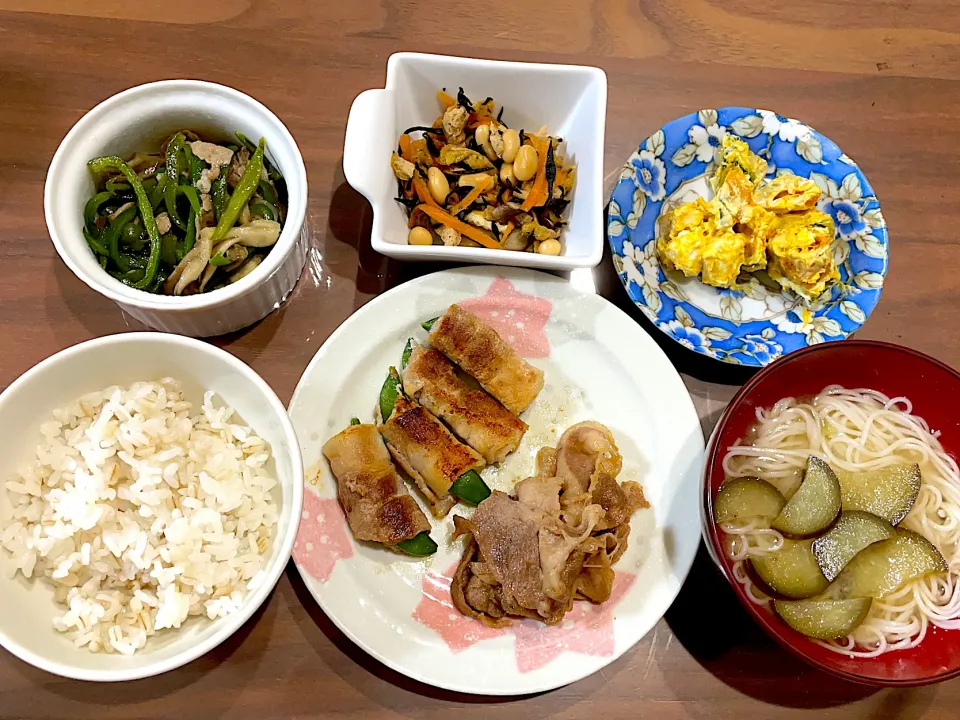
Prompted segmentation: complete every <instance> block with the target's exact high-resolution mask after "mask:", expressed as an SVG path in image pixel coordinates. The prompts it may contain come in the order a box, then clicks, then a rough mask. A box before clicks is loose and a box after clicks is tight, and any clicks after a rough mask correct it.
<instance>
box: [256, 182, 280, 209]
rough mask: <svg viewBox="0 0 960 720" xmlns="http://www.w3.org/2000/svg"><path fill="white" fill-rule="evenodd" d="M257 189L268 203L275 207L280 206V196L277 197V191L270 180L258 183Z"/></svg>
mask: <svg viewBox="0 0 960 720" xmlns="http://www.w3.org/2000/svg"><path fill="white" fill-rule="evenodd" d="M257 188H259V190H260V196H261V197H262V198H263V199H264V200H266V201H267V202H268V203H270V204H271V205H273V206H274V207H277V206H278V205H280V196H279V195H277V191H276V189H275V188H274V187H273V185H271V184H270V181H269V180H264V179H263V178H261V179H260V182H259V183H257Z"/></svg>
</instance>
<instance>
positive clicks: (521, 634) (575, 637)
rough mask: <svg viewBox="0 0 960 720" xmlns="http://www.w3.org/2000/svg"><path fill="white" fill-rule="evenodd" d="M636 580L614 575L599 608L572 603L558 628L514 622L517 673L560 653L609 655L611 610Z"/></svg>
mask: <svg viewBox="0 0 960 720" xmlns="http://www.w3.org/2000/svg"><path fill="white" fill-rule="evenodd" d="M636 578H637V576H636V575H634V574H633V573H627V572H618V573H617V577H616V579H615V580H614V582H613V593H612V594H611V595H610V599H609V600H607V602H605V603H603V604H602V605H594V604H593V603H589V602H577V603H574V605H573V609H572V610H571V611H570V612H568V613H567V614H566V616H565V617H564V619H563V621H562V622H561V623H560V624H559V625H553V626H548V625H541V624H540V623H538V622H535V621H533V620H523V621H520V622H517V623H515V624H514V634H515V635H516V638H517V641H516V643H517V644H516V654H517V668H518V669H519V670H520V672H522V673H527V672H531V671H533V670H538V669H540V668H542V667H543V666H544V665H546V664H547V663H549V662H550V661H551V660H553V659H554V658H556V657H557V656H559V655H560V654H561V653H563V652H578V653H583V654H584V655H596V656H598V657H604V656H610V655H613V649H614V642H613V641H614V638H613V611H614V609H615V608H616V606H617V604H618V603H619V602H620V600H621V599H622V598H623V596H624V595H625V594H626V592H627V590H629V589H630V586H631V585H632V584H633V581H634V580H636Z"/></svg>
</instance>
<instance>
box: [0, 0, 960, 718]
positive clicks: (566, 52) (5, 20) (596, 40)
mask: <svg viewBox="0 0 960 720" xmlns="http://www.w3.org/2000/svg"><path fill="white" fill-rule="evenodd" d="M398 50H421V51H428V52H438V53H448V54H461V55H474V56H479V57H490V58H500V59H513V60H534V61H546V62H574V63H585V64H592V65H598V66H600V67H602V68H603V69H604V70H606V72H607V76H608V79H609V104H608V110H607V118H608V120H607V151H606V182H605V187H606V189H607V190H609V189H610V188H612V186H613V183H614V181H615V179H616V177H617V175H618V173H619V169H620V166H621V164H622V163H623V161H624V159H625V158H626V157H627V156H628V155H629V153H630V152H631V151H632V150H634V149H635V147H636V144H637V143H638V142H639V140H640V139H641V138H643V137H645V136H646V135H647V134H649V133H650V132H652V131H653V130H655V129H656V128H658V127H659V126H660V125H661V124H663V123H664V122H666V121H668V120H670V119H672V118H674V117H677V116H679V115H683V114H686V113H688V112H690V111H692V110H696V109H699V108H702V107H718V106H723V105H746V106H750V107H757V106H759V107H771V108H775V109H777V111H778V112H780V113H782V114H785V115H789V116H793V117H798V118H802V119H803V120H804V121H805V122H808V123H810V124H811V125H813V126H814V127H816V128H819V129H820V130H822V131H824V132H825V133H827V134H828V135H829V136H830V137H831V138H832V139H834V140H835V141H836V142H837V143H838V144H839V145H840V146H841V147H843V148H844V150H846V151H847V152H848V153H849V154H850V155H851V156H853V157H855V158H856V159H857V160H858V161H859V163H860V164H861V166H862V167H863V169H864V170H865V172H866V173H867V174H868V175H869V177H870V180H871V182H872V183H873V185H874V188H875V189H876V191H877V194H878V195H879V197H880V198H881V199H882V201H883V203H884V211H885V215H886V218H887V220H888V223H889V227H890V236H891V239H892V245H893V251H892V267H891V272H890V275H889V277H888V280H887V283H886V288H885V292H884V295H883V300H882V301H881V303H880V305H879V306H878V307H877V309H876V311H875V312H874V314H873V315H872V316H871V318H870V320H869V322H868V323H867V325H866V327H865V328H864V330H863V331H862V333H860V335H861V336H862V337H868V338H878V339H884V340H891V341H895V342H899V343H903V344H905V345H908V346H911V347H914V348H917V349H919V350H922V351H924V352H928V353H931V354H933V355H935V356H937V357H939V358H941V359H943V360H945V361H947V362H949V363H952V364H953V365H960V334H958V333H957V331H956V328H957V327H958V326H960V306H958V304H957V299H958V292H957V279H956V278H957V275H956V272H955V268H957V267H958V266H960V248H958V246H957V241H956V239H955V234H956V219H957V210H956V208H957V207H960V152H958V148H960V4H957V3H953V2H948V0H915V1H914V2H894V1H893V0H877V1H876V2H852V1H846V2H838V1H837V0H833V1H829V0H809V1H808V2H804V3H770V2H765V3H756V2H745V1H743V0H671V1H670V2H659V3H658V2H653V1H651V2H627V1H626V0H593V1H590V2H588V1H587V0H562V1H560V0H558V1H551V2H545V1H541V2H532V1H530V0H513V1H512V2H500V3H496V2H491V3H447V2H415V1H414V0H392V1H391V0H349V1H348V2H334V1H333V0H319V1H318V0H314V1H313V2H310V1H309V0H302V1H301V2H281V1H280V0H274V1H273V2H268V1H265V0H222V1H221V2H211V3H202V2H195V1H192V0H166V2H163V3H160V2H154V1H153V0H140V1H139V2H127V1H126V0H100V1H99V2H77V1H75V2H70V1H69V0H0V107H2V112H0V298H2V305H0V308H2V313H0V337H2V338H3V339H4V342H2V343H0V385H3V386H5V385H6V384H8V383H10V382H11V381H12V380H13V379H14V378H16V377H17V376H18V375H19V374H20V373H22V372H23V371H25V370H27V369H28V368H29V367H31V366H32V365H34V364H35V363H37V362H39V361H40V360H42V359H44V358H45V357H47V356H48V355H50V354H51V353H53V352H55V351H57V350H60V349H62V348H65V347H67V346H69V345H72V344H74V343H77V342H80V341H82V340H87V339H89V338H92V337H96V336H100V335H105V334H108V333H116V332H124V331H127V330H134V329H138V326H137V324H136V323H135V322H134V321H132V320H131V319H130V318H127V317H125V316H123V315H122V314H121V313H120V312H119V310H118V309H117V308H116V307H115V306H114V305H113V303H111V302H110V301H109V300H106V299H104V298H102V297H100V296H98V295H96V294H94V293H93V292H92V291H90V290H89V289H88V288H87V287H86V286H85V285H83V284H81V283H80V282H79V281H78V280H77V279H76V278H75V277H74V276H73V275H72V274H71V273H70V271H69V270H68V269H67V268H66V267H65V266H64V265H63V263H62V262H61V261H60V260H59V258H58V257H57V256H56V253H55V252H54V249H53V246H52V245H51V243H50V242H49V241H48V238H47V232H46V228H45V226H44V221H43V206H42V189H43V179H44V172H45V170H46V166H47V163H48V162H49V160H50V157H51V156H52V154H53V152H54V150H55V148H56V146H57V144H58V142H59V141H60V139H61V137H62V136H63V135H64V133H66V131H67V130H68V129H69V128H70V126H71V125H72V124H73V123H74V122H75V121H76V120H77V119H78V118H79V117H80V116H81V115H82V114H83V113H84V112H85V111H86V110H88V109H89V108H90V107H92V106H93V105H94V104H96V103H97V102H99V101H100V100H102V99H104V98H106V97H108V96H110V95H112V94H114V93H116V92H118V91H120V90H122V89H124V88H127V87H130V86H132V85H137V84H139V83H143V82H147V81H151V80H158V79H163V78H181V77H199V78H203V79H207V80H211V81H215V82H222V83H226V84H228V85H234V86H236V87H238V88H240V89H242V90H244V91H245V92H247V93H249V94H251V95H253V96H254V97H256V98H258V99H260V100H262V101H263V102H264V103H266V104H267V105H268V106H269V107H270V108H272V109H273V110H274V111H275V112H276V113H277V114H278V115H279V116H280V117H281V119H282V120H283V121H284V122H285V123H286V124H287V126H288V127H289V128H290V130H291V131H292V133H293V135H294V136H295V137H296V138H297V141H298V142H299V144H300V147H301V150H302V152H303V155H304V159H305V161H306V164H307V170H308V174H309V177H310V208H309V213H308V222H309V228H310V234H311V243H312V247H311V252H310V257H309V261H308V267H307V269H306V270H305V271H304V274H303V277H302V278H301V279H300V283H299V285H298V286H297V289H296V291H295V293H294V294H293V296H292V297H291V298H290V300H289V301H288V302H287V303H286V305H285V306H284V307H282V308H281V309H280V310H279V311H277V312H275V313H274V314H273V315H271V316H270V317H268V318H267V319H266V320H264V321H263V322H261V323H260V324H258V325H257V326H256V327H253V328H251V329H249V330H247V331H245V332H241V333H237V334H234V335H231V336H228V337H225V338H221V339H219V340H217V341H216V342H217V343H218V344H221V345H223V346H225V347H228V348H229V349H230V351H231V352H233V353H235V354H236V355H238V356H239V357H240V358H242V359H243V360H244V361H246V362H247V363H249V364H250V365H251V366H253V368H254V369H256V370H257V371H258V372H260V373H261V374H262V375H263V376H264V377H265V378H266V379H267V380H268V381H269V382H270V383H271V384H272V385H273V387H274V388H275V389H276V391H277V392H278V393H279V395H280V397H281V399H284V400H287V399H289V397H290V394H291V393H292V391H293V388H294V386H295V385H296V382H297V379H298V378H299V376H300V373H301V372H302V371H303V369H304V367H305V366H306V364H307V361H308V360H309V359H310V357H311V356H312V355H313V353H314V352H315V351H316V349H317V348H318V347H319V346H320V344H321V343H322V342H323V341H324V339H325V338H326V337H327V336H328V335H329V334H330V332H331V331H332V330H333V329H334V328H335V327H336V326H337V325H338V324H339V323H341V322H342V321H343V320H344V319H346V318H347V317H348V316H349V315H350V314H351V313H352V312H353V311H354V310H355V309H356V308H358V307H359V306H360V305H362V304H363V303H365V302H366V301H367V300H369V299H370V298H371V297H373V296H374V295H376V294H377V293H380V292H382V291H383V290H385V289H387V288H390V287H392V286H394V285H396V284H398V283H400V282H402V281H404V280H405V279H409V278H410V277H413V276H415V275H418V274H421V273H424V272H427V271H430V270H433V269H436V268H432V267H427V266H424V265H415V266H412V265H411V266H403V265H399V264H397V263H394V262H388V261H386V260H385V259H384V258H382V257H379V256H377V255H375V254H373V253H372V251H371V250H370V247H369V233H370V229H369V223H370V209H369V206H368V205H367V204H366V203H365V201H364V200H363V199H362V198H361V197H360V196H359V195H357V193H355V192H354V191H353V190H352V189H351V188H350V187H349V186H347V185H346V184H345V182H344V178H343V172H342V170H341V166H340V159H341V152H342V148H343V133H344V124H345V122H346V118H347V112H348V110H349V108H350V103H351V101H352V100H353V98H354V96H355V95H356V94H357V93H358V92H359V91H361V90H363V89H365V88H369V87H381V86H382V83H383V79H384V70H385V64H386V60H387V57H388V55H390V53H392V52H395V51H398ZM596 280H597V285H598V289H599V291H600V292H602V293H603V294H604V295H605V296H606V297H608V298H610V299H611V300H613V301H614V302H616V303H618V304H620V305H621V306H623V307H625V308H627V309H629V310H632V308H630V307H629V303H628V302H627V300H626V296H625V293H624V292H623V290H622V288H621V287H620V285H619V282H618V281H617V279H616V277H615V275H614V274H613V272H612V269H611V265H610V263H609V260H608V259H605V260H604V262H603V264H602V265H601V266H600V268H598V269H597V270H596ZM633 314H634V316H636V317H638V318H639V314H638V313H635V312H634V313H633ZM942 328H945V329H942ZM654 335H655V337H656V338H657V340H658V341H662V338H661V337H660V334H659V333H655V334H654ZM663 344H664V348H665V350H666V351H667V352H668V353H669V354H670V357H671V359H672V360H673V361H674V362H675V363H676V365H677V367H678V368H679V369H680V370H681V371H682V372H683V373H684V379H685V381H686V383H687V386H688V388H689V389H690V392H691V394H692V395H693V396H694V400H695V402H696V403H697V406H698V409H699V411H700V414H701V417H702V418H703V426H704V430H705V432H709V430H710V428H711V427H712V425H713V423H714V422H715V420H716V418H717V415H718V413H719V412H720V411H721V409H722V407H723V405H724V403H725V402H726V401H727V400H729V398H730V397H731V396H732V394H733V393H734V392H735V390H736V388H737V385H738V384H739V383H741V382H742V381H743V379H744V376H743V375H742V374H740V373H736V372H732V371H730V370H728V369H725V368H724V367H722V366H720V365H719V364H718V363H713V362H701V361H700V359H699V358H698V357H697V356H694V355H693V354H692V353H689V352H687V351H685V350H683V349H682V348H679V346H674V345H673V344H669V345H668V344H667V343H666V341H663ZM958 704H960V680H954V681H952V682H947V683H943V684H941V685H939V686H936V687H928V688H921V689H913V690H879V691H878V690H872V689H870V688H866V687H861V686H857V685H852V684H848V683H846V682H843V681H840V680H835V679H833V678H831V677H830V676H827V675H825V674H823V673H821V672H819V671H816V670H813V669H811V668H809V667H807V666H805V665H804V664H802V663H801V662H799V661H798V660H795V659H793V658H792V657H791V656H789V655H787V654H785V653H784V652H782V651H780V650H779V649H777V648H776V647H775V646H774V645H773V644H772V643H771V642H770V641H769V640H767V639H766V638H765V636H763V635H762V634H761V633H760V631H759V630H758V629H756V628H755V627H754V626H753V625H752V623H751V622H750V621H749V620H748V618H747V617H746V615H745V614H744V612H743V611H742V610H741V609H740V608H739V606H738V605H737V603H736V600H735V598H734V597H733V594H732V592H731V591H729V590H728V589H727V588H726V587H725V586H724V584H723V582H722V580H721V578H720V577H719V576H718V575H717V574H715V573H714V571H713V569H712V567H711V565H710V563H709V561H708V559H707V558H706V555H705V554H704V553H701V556H700V557H699V558H698V559H697V562H696V564H695V566H694V569H693V572H692V573H691V576H690V579H689V580H688V581H687V583H686V585H685V587H684V589H683V591H682V592H681V595H680V597H679V598H678V600H677V601H676V602H675V603H674V605H673V607H672V608H671V610H670V611H669V612H668V613H667V616H666V618H665V619H664V620H663V621H661V622H660V624H659V625H657V627H656V628H655V630H654V631H653V632H651V633H650V634H649V636H647V637H646V638H645V639H644V640H643V641H642V642H640V643H639V644H638V645H637V646H636V647H635V648H634V649H633V650H631V651H630V652H628V653H627V654H626V655H625V656H624V657H623V658H621V659H620V660H619V661H617V662H615V663H613V664H612V665H611V666H610V667H608V668H607V669H605V670H604V671H603V672H600V673H597V674H595V675H594V676H592V677H590V678H588V679H586V680H583V681H581V682H579V683H576V684H574V685H571V686H569V687H566V688H563V689H560V690H557V691H555V692H551V693H547V694H544V695H540V696H536V697H530V698H522V699H517V700H512V701H506V702H503V701H499V700H495V699H484V698H473V697H464V696H456V695H453V694H450V693H445V692H442V691H437V690H435V689H432V688H429V687H425V686H421V685H418V684H416V683H414V682H412V681H409V680H407V679H405V678H404V677H402V676H399V675H397V674H396V673H393V672H391V671H389V670H387V669H386V668H384V667H383V666H381V665H379V664H378V663H377V662H375V661H373V660H371V659H370V658H368V657H366V656H365V655H364V653H363V652H361V651H359V650H358V649H357V648H355V647H353V646H352V645H351V643H350V642H349V641H348V640H346V639H345V638H344V637H343V636H342V635H341V634H340V633H339V632H338V631H337V630H336V629H335V628H334V627H333V626H332V625H331V623H330V622H329V621H328V620H327V619H326V618H325V617H324V616H323V614H322V613H321V612H320V611H319V609H318V608H317V606H316V605H315V603H314V602H313V600H312V599H311V597H310V596H309V594H308V593H307V592H306V590H305V588H304V586H303V585H302V583H301V582H300V580H299V577H298V574H297V571H296V570H295V569H294V568H293V566H292V565H291V566H290V567H289V568H288V570H287V572H286V574H285V576H284V577H283V578H282V579H281V581H280V584H279V586H278V587H277V589H276V591H275V592H274V594H273V596H272V597H271V599H270V600H269V602H268V603H267V604H266V606H265V607H264V608H263V609H262V610H261V611H260V612H259V613H257V615H256V616H255V619H254V620H253V621H251V622H250V623H248V624H247V625H246V626H245V627H244V628H243V629H242V630H241V631H240V632H239V633H238V634H237V635H236V636H235V637H233V638H232V639H231V640H229V641H228V642H227V643H225V644H224V645H223V646H221V647H220V648H218V649H217V650H215V651H214V652H211V653H210V654H208V655H207V656H205V657H203V658H201V659H200V660H197V661H196V662H193V663H191V664H190V665H188V666H186V667H184V668H182V669H180V670H178V671H175V672H171V673H168V674H166V675H163V676H161V677H158V678H155V679H152V680H144V681H140V682H133V683H126V684H123V685H116V686H109V687H105V686H97V685H93V684H85V683H80V682H72V681H68V680H62V679H60V678H57V677H54V676H52V675H48V674H46V673H44V672H41V671H39V670H35V669H33V668H31V667H30V666H28V665H25V664H24V663H22V662H20V661H19V660H16V659H15V658H13V657H12V656H10V655H8V654H6V653H3V654H2V659H0V715H2V716H3V717H17V718H21V717H22V718H26V717H30V718H61V717H62V718H66V717H70V718H74V717H77V718H79V717H97V718H120V717H136V718H161V717H178V718H182V719H183V720H187V719H188V718H194V717H196V718H203V719H204V720H210V719H211V718H220V717H229V718H231V720H243V719H244V718H256V719H257V720H265V719H267V718H286V717H342V718H356V719H358V720H359V719H360V718H365V719H366V718H406V717H411V718H413V717H416V718H441V717H449V716H451V715H452V714H453V712H454V711H456V712H457V717H462V718H486V717H490V716H493V715H494V714H496V716H497V717H499V718H504V719H506V718H531V717H538V718H539V717H556V718H587V717H595V716H602V717H604V718H605V719H609V720H613V719H614V718H637V717H641V716H642V717H655V718H659V719H662V720H670V719H673V718H696V719H698V720H699V719H701V718H703V719H706V718H711V719H712V718H774V719H786V718H801V717H819V718H823V719H824V720H827V719H828V718H877V719H880V718H883V719H884V720H886V719H888V718H889V719H893V718H897V719H902V720H915V719H917V718H927V719H929V720H933V719H935V718H953V717H956V713H957V710H956V708H957V706H958Z"/></svg>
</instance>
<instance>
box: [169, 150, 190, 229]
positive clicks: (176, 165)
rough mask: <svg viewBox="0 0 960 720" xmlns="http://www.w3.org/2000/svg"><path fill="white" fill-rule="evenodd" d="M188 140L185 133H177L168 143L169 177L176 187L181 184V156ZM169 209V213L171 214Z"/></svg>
mask: <svg viewBox="0 0 960 720" xmlns="http://www.w3.org/2000/svg"><path fill="white" fill-rule="evenodd" d="M185 140H186V138H185V137H184V136H183V133H179V132H178V133H177V134H176V135H174V136H173V137H172V138H170V142H168V143H167V177H168V178H170V179H171V180H173V184H174V185H178V184H179V183H180V172H181V171H182V170H183V168H182V167H181V165H180V154H181V152H182V151H183V144H184V141H185ZM169 211H170V210H169V207H168V208H167V212H169ZM181 229H182V228H181Z"/></svg>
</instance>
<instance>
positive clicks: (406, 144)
mask: <svg viewBox="0 0 960 720" xmlns="http://www.w3.org/2000/svg"><path fill="white" fill-rule="evenodd" d="M400 157H402V158H403V159H404V160H406V161H407V162H413V143H412V142H410V136H409V135H407V134H406V133H404V134H403V135H401V136H400Z"/></svg>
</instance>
